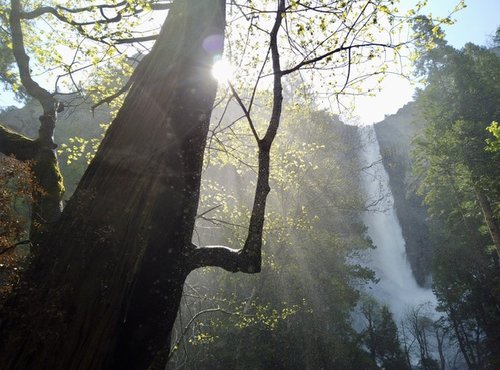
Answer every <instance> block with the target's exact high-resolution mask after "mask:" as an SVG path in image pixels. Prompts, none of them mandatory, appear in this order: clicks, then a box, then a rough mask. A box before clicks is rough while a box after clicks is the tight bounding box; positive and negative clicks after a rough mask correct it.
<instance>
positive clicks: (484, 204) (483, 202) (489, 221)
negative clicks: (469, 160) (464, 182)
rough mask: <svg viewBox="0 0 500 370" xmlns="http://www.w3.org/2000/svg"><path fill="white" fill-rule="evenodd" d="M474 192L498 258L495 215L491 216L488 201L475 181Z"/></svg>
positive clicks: (499, 243)
mask: <svg viewBox="0 0 500 370" xmlns="http://www.w3.org/2000/svg"><path fill="white" fill-rule="evenodd" d="M474 191H475V193H476V197H477V200H478V202H479V207H480V208H481V211H482V212H483V215H484V220H485V221H486V225H487V226H488V230H489V232H490V236H491V240H492V241H493V244H494V245H495V249H496V251H497V255H498V257H500V227H499V226H498V223H497V221H496V220H495V215H494V214H493V210H492V209H491V204H490V201H489V200H488V197H487V196H486V194H484V191H483V190H482V189H481V188H480V185H479V184H478V183H477V181H476V182H475V184H474Z"/></svg>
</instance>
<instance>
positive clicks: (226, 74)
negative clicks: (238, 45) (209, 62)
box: [212, 59, 234, 82]
mask: <svg viewBox="0 0 500 370" xmlns="http://www.w3.org/2000/svg"><path fill="white" fill-rule="evenodd" d="M233 72H234V67H233V66H232V65H231V63H229V62H228V61H227V60H225V59H219V60H217V61H216V62H215V63H214V65H213V67H212V76H213V77H214V78H215V79H216V80H217V81H219V82H227V81H229V80H230V79H231V77H232V76H233Z"/></svg>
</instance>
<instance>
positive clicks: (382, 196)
mask: <svg viewBox="0 0 500 370" xmlns="http://www.w3.org/2000/svg"><path fill="white" fill-rule="evenodd" d="M360 134H361V142H362V144H363V147H362V148H363V149H362V155H363V161H364V162H365V170H364V171H363V173H362V179H361V180H362V183H363V184H364V185H363V187H364V190H365V192H366V194H367V196H368V203H369V204H370V203H371V204H372V205H371V206H370V210H369V211H367V212H364V214H363V222H364V224H365V225H366V227H367V229H368V235H369V237H370V238H371V240H372V241H373V244H374V245H375V246H376V249H375V250H373V251H372V252H371V253H370V255H369V259H370V261H369V262H368V265H369V267H370V268H371V269H373V270H374V271H375V273H376V274H377V278H379V279H380V281H379V283H378V284H374V285H372V286H371V287H370V292H371V293H372V294H373V295H374V296H375V297H376V298H377V299H378V300H380V301H381V302H384V303H385V304H387V305H388V306H389V308H390V309H391V311H392V313H393V314H394V316H395V319H397V321H400V320H401V319H403V317H404V314H405V311H406V309H407V308H408V307H412V306H416V305H419V304H423V303H427V302H430V304H431V305H432V306H435V303H436V298H435V296H434V294H433V293H432V290H431V289H426V288H422V287H420V286H418V284H417V282H416V281H415V278H414V276H413V273H412V271H411V267H410V265H409V262H408V261H407V259H406V252H405V240H404V238H403V233H402V231H401V226H400V224H399V221H398V218H397V215H396V212H395V210H394V198H393V196H392V193H391V189H390V186H389V176H388V175H387V172H386V170H385V168H384V165H383V164H382V161H381V155H380V149H379V145H378V141H377V138H376V135H375V129H374V127H373V126H366V127H363V128H360Z"/></svg>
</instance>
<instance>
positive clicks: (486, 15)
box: [0, 0, 500, 125]
mask: <svg viewBox="0 0 500 370" xmlns="http://www.w3.org/2000/svg"><path fill="white" fill-rule="evenodd" d="M415 2H416V0H401V8H402V9H408V8H409V7H411V6H412V4H414V3H415ZM457 3H458V0H429V5H428V6H427V8H426V11H425V12H424V13H432V15H434V16H446V15H448V14H449V13H450V12H451V11H452V10H453V9H454V7H455V5H456V4H457ZM466 5H467V7H466V8H465V9H463V10H461V11H460V12H459V13H457V14H455V15H454V16H453V18H454V19H456V23H455V24H454V25H452V26H449V27H447V28H446V29H445V32H446V39H447V41H448V42H449V43H450V44H451V45H453V46H454V47H456V48H461V47H462V46H463V45H464V44H465V43H467V42H472V43H475V44H478V45H486V44H487V43H488V41H489V40H490V39H491V35H493V33H494V32H495V30H496V28H497V26H500V16H499V14H500V0H466ZM414 89H415V87H414V86H411V84H410V83H409V82H408V81H406V80H404V79H402V78H399V77H396V76H393V77H390V78H387V79H386V81H385V82H384V84H383V86H382V91H381V92H380V93H377V96H376V97H363V98H360V97H358V98H357V100H356V102H355V106H354V112H353V113H354V115H355V116H357V118H354V119H353V120H352V121H353V122H351V123H357V124H362V125H366V124H371V123H375V122H379V121H381V120H383V119H384V116H385V115H389V114H394V113H396V112H397V110H398V109H399V108H401V107H402V106H403V105H404V104H406V103H407V102H409V101H410V100H411V99H412V96H413V93H414ZM14 103H15V102H14V101H13V100H12V96H11V95H10V94H6V93H5V92H1V91H0V107H2V106H3V107H5V106H8V105H12V104H14Z"/></svg>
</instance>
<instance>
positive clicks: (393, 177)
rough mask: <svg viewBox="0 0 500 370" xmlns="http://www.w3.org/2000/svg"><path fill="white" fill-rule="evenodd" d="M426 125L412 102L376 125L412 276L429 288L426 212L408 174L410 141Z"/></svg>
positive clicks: (429, 270) (416, 183)
mask: <svg viewBox="0 0 500 370" xmlns="http://www.w3.org/2000/svg"><path fill="white" fill-rule="evenodd" d="M424 126H425V123H424V120H423V118H421V117H419V115H418V112H417V109H416V107H415V105H414V103H409V104H407V105H406V106H404V107H403V108H401V109H400V110H399V111H398V112H397V113H396V114H394V115H391V116H387V117H386V118H385V119H384V120H383V121H382V122H379V123H377V124H376V125H375V132H376V134H377V139H378V142H379V145H380V151H381V154H382V158H383V162H384V166H385V169H386V171H387V172H388V174H389V183H390V186H391V190H392V194H393V196H394V206H395V208H396V213H397V215H398V218H399V222H400V224H401V228H402V230H403V236H404V238H405V241H406V254H407V256H408V260H409V262H410V265H411V268H412V271H413V275H414V276H415V279H416V280H417V283H418V284H419V285H421V286H426V285H429V281H430V273H431V245H430V241H429V225H428V217H427V210H426V208H425V206H423V205H422V198H421V197H420V196H418V195H417V194H416V190H417V187H418V179H416V178H415V177H414V176H413V175H412V172H411V142H412V140H413V138H414V137H415V136H417V135H418V134H419V132H421V130H422V129H423V127H424Z"/></svg>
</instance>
